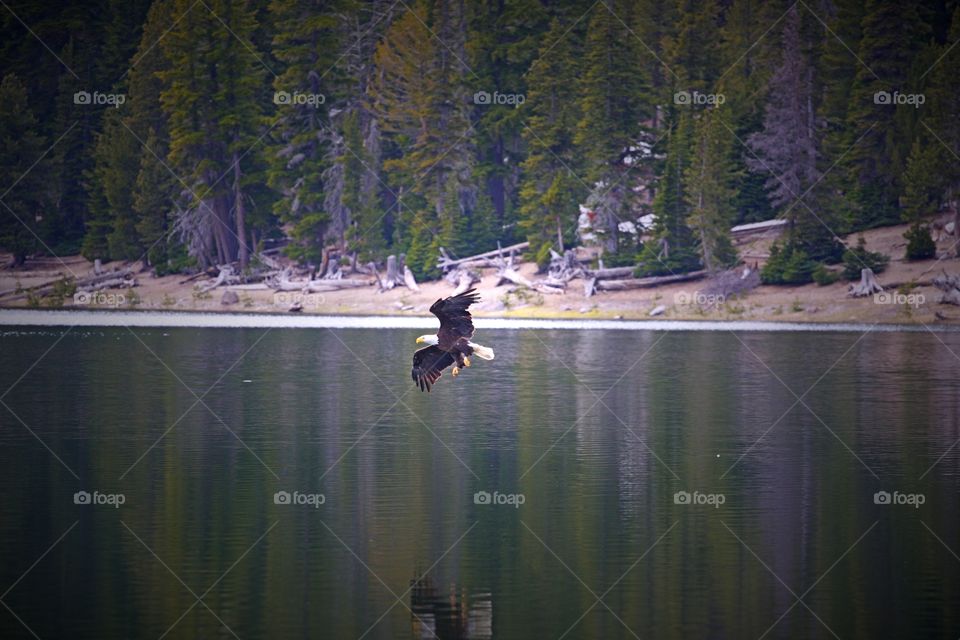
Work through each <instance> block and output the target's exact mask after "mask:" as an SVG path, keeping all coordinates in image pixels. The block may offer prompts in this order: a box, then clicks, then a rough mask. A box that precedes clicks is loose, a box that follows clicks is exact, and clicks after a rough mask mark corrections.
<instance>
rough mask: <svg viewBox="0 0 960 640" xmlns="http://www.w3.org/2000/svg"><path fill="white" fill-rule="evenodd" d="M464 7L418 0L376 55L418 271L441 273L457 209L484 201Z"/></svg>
mask: <svg viewBox="0 0 960 640" xmlns="http://www.w3.org/2000/svg"><path fill="white" fill-rule="evenodd" d="M461 10H462V5H456V4H452V3H446V2H443V1H438V2H434V3H427V2H418V3H417V4H415V5H414V6H412V7H411V8H410V9H408V10H407V11H405V12H404V13H403V15H401V16H400V17H399V18H398V19H397V20H396V21H395V22H394V23H393V24H392V25H391V26H390V28H389V29H388V30H387V32H386V34H385V36H384V39H383V40H382V41H381V43H380V44H379V45H378V46H377V50H376V53H375V55H374V63H375V65H376V67H377V72H376V74H375V82H374V83H373V84H372V85H371V88H370V92H371V98H372V108H373V110H374V112H375V113H376V114H377V116H378V118H379V120H380V122H381V123H382V126H383V132H384V135H385V136H386V138H387V141H388V142H389V144H390V148H389V149H387V150H385V151H386V153H385V161H384V169H385V170H386V171H388V172H390V173H392V175H393V179H392V180H391V185H392V186H393V187H396V188H395V189H394V191H395V192H399V193H398V195H400V196H401V199H400V202H399V203H398V206H399V207H400V212H401V214H400V225H399V227H398V229H397V231H398V235H399V237H398V240H400V244H401V246H407V247H408V249H407V264H408V265H409V266H410V268H411V270H413V271H414V273H415V274H416V275H417V276H418V277H424V276H428V275H434V274H436V266H435V265H436V260H437V252H438V250H439V247H440V246H450V245H451V241H453V240H454V239H455V238H454V230H455V228H456V218H457V216H459V215H467V216H472V215H473V214H474V210H473V209H472V207H473V204H474V203H475V202H476V185H475V183H474V182H473V180H474V174H473V165H474V156H473V153H472V149H471V144H470V134H471V125H470V119H469V109H470V102H471V101H470V96H471V94H470V92H468V90H467V88H466V85H465V82H464V74H465V72H466V69H465V66H464V56H465V55H466V53H465V51H464V38H465V25H464V22H463V21H464V15H463V13H462V11H461ZM425 23H426V24H429V25H430V27H429V29H428V27H427V26H426V24H425ZM431 30H432V31H433V32H435V33H436V34H437V38H438V39H439V41H440V42H442V43H444V44H443V45H440V44H438V42H437V38H434V37H433V36H432V35H431Z"/></svg>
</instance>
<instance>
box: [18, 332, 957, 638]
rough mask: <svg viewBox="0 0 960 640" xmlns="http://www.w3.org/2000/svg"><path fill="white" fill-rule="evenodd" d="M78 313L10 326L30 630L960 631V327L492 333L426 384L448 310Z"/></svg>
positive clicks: (22, 615)
mask: <svg viewBox="0 0 960 640" xmlns="http://www.w3.org/2000/svg"><path fill="white" fill-rule="evenodd" d="M77 317H79V316H72V317H71V320H70V321H69V322H67V323H66V324H67V326H49V327H27V326H5V327H2V328H0V392H2V391H4V390H8V389H9V391H7V393H6V394H5V395H3V397H2V403H3V405H4V406H0V462H2V464H0V483H2V486H3V503H2V506H0V593H2V598H0V603H2V604H3V605H5V607H2V608H0V637H3V638H21V637H22V638H31V637H34V635H33V634H35V635H36V637H39V638H43V639H47V638H68V637H69V638H136V639H140V638H145V639H149V640H155V639H157V638H160V637H161V636H163V637H167V638H190V637H196V638H213V637H233V636H236V637H239V638H321V637H324V638H325V637H330V638H360V637H364V638H419V637H435V635H436V636H439V637H442V638H490V637H494V638H560V637H564V638H633V637H640V638H692V637H699V638H704V637H711V638H760V637H767V638H797V637H806V638H821V637H822V638H832V637H839V638H844V639H846V638H880V637H904V638H905V637H942V638H956V637H957V636H958V635H960V609H958V608H957V606H956V604H957V602H958V601H960V557H958V554H960V499H958V496H960V491H958V490H960V445H957V440H958V438H960V376H958V373H960V360H958V357H957V356H958V355H960V335H958V334H957V333H950V332H944V333H937V334H933V333H931V332H929V331H926V330H924V331H921V332H879V331H870V332H867V333H864V332H863V331H819V332H797V331H762V330H750V331H747V330H745V329H747V328H751V329H758V327H735V328H733V329H732V330H731V329H726V328H722V329H720V330H717V331H648V330H618V329H613V328H610V327H607V326H604V327H602V328H599V329H586V328H584V329H575V330H571V329H559V328H539V329H535V328H531V326H525V327H523V328H513V329H504V328H493V327H494V326H496V325H492V326H491V325H489V324H488V325H487V326H485V327H484V328H482V330H481V331H479V332H478V335H477V336H476V341H478V342H480V343H482V344H486V345H488V346H491V347H493V348H494V349H495V350H496V354H497V358H496V360H495V361H493V362H483V361H475V363H474V366H473V367H471V368H470V369H468V370H466V371H465V372H464V373H463V374H462V375H461V376H460V377H459V378H457V379H456V380H453V379H451V378H450V376H448V375H447V376H444V377H443V378H442V379H441V381H440V382H439V383H438V385H437V386H436V387H435V389H434V391H433V393H431V394H424V393H421V392H420V391H419V390H416V389H415V387H414V386H413V383H412V381H411V380H410V379H409V362H410V356H411V353H412V351H413V350H414V348H415V346H416V345H415V344H414V339H415V337H416V336H417V335H420V334H422V333H424V332H425V331H424V328H426V327H430V326H432V322H430V320H429V319H416V320H414V321H412V324H411V325H410V326H409V327H407V328H392V329H383V330H376V329H369V328H366V329H361V328H343V327H342V326H336V327H333V326H326V327H323V326H316V327H314V328H309V329H306V328H300V329H297V328H282V327H271V326H266V325H269V324H270V323H266V325H261V326H250V327H248V328H201V327H196V326H191V327H183V326H181V327H157V326H153V327H149V326H147V327H145V326H135V327H133V328H126V327H122V326H118V327H111V328H105V327H94V326H72V325H74V324H75V320H76V318H77ZM7 318H10V316H7ZM372 321H373V322H375V319H374V320H372ZM81 324H83V323H81ZM167 324H176V323H167ZM481 326H483V325H481ZM517 326H522V325H517ZM78 492H87V493H89V494H90V501H91V502H98V501H99V502H101V504H75V501H77V500H79V501H80V502H84V501H85V498H86V494H85V493H80V494H79V495H78ZM284 492H285V493H284ZM878 492H879V495H875V494H878ZM883 492H887V493H889V495H890V501H891V502H901V503H902V504H877V503H876V502H877V501H879V502H881V503H882V502H884V501H885V496H886V494H884V493H883ZM288 494H289V503H287V502H288V500H287V496H288ZM120 502H122V504H118V503H120ZM278 502H279V503H278ZM478 502H479V504H478ZM434 634H435V635H434Z"/></svg>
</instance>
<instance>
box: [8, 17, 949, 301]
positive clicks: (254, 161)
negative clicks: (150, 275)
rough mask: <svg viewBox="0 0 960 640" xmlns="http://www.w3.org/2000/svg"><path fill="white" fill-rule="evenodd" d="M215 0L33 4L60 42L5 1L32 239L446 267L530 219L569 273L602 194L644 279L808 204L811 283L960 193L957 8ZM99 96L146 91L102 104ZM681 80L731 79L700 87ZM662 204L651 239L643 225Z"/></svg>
mask: <svg viewBox="0 0 960 640" xmlns="http://www.w3.org/2000/svg"><path fill="white" fill-rule="evenodd" d="M192 4H193V2H192V0H99V1H98V2H94V3H72V4H71V3H66V2H62V1H59V0H57V1H55V2H52V3H46V4H44V3H38V2H34V1H29V2H21V3H20V4H18V5H17V12H18V13H17V15H18V16H19V17H20V18H22V19H23V21H24V23H25V24H29V25H31V28H32V29H33V30H34V33H35V34H36V37H25V36H24V32H23V28H22V25H21V24H20V23H19V22H17V21H16V20H15V19H13V17H12V14H11V15H8V16H7V18H8V19H7V20H6V21H5V22H3V24H0V32H2V34H3V35H4V37H3V38H0V52H2V53H3V55H2V56H0V60H2V62H0V76H2V77H3V83H2V86H0V180H2V184H3V185H4V188H6V187H8V186H9V187H10V190H9V192H8V193H5V194H4V196H3V202H4V203H5V204H6V205H7V206H9V210H7V209H2V211H3V213H2V215H0V247H2V248H3V249H4V250H5V251H10V252H12V253H13V256H14V261H15V262H18V263H19V262H22V261H23V260H25V259H27V257H28V256H29V255H31V254H34V253H37V252H54V253H62V254H66V253H70V252H74V251H77V250H82V253H83V254H84V255H86V256H87V257H89V258H102V259H127V260H134V259H138V258H140V257H141V256H143V257H145V260H146V262H147V263H148V264H149V265H151V266H152V267H153V268H154V269H155V270H156V272H157V273H158V274H165V273H172V272H173V271H176V270H178V269H192V268H197V267H206V266H209V265H211V264H214V263H221V262H226V261H232V260H240V261H245V260H247V259H248V256H247V253H248V252H249V251H250V250H252V249H253V247H254V245H255V244H257V243H261V244H262V243H263V242H264V240H265V239H267V238H274V239H281V238H283V239H287V240H289V242H288V244H287V247H288V249H287V251H288V254H289V255H290V256H292V257H294V258H296V259H298V260H301V261H303V262H318V261H319V260H320V258H321V253H322V251H323V249H324V247H327V246H329V245H331V244H335V245H338V246H339V247H340V248H341V249H342V250H345V251H357V252H358V254H359V256H360V259H361V260H362V261H363V262H367V261H369V260H376V261H380V262H381V263H382V261H383V259H384V258H385V257H386V255H387V254H389V253H394V254H400V253H406V254H407V257H408V260H407V262H408V264H409V265H410V267H411V269H413V270H414V273H415V274H416V275H417V276H418V277H419V278H426V277H433V276H435V275H437V274H436V271H435V267H434V264H435V262H436V258H437V251H438V249H439V247H440V246H443V247H445V248H446V249H447V250H449V251H451V252H452V253H455V254H457V255H468V254H470V253H475V252H479V251H484V250H487V249H490V248H492V247H493V246H495V244H496V242H497V241H500V242H501V243H503V244H508V243H510V242H511V241H513V240H514V238H517V239H519V238H526V239H527V240H528V241H529V242H530V250H529V255H530V256H531V257H532V258H533V259H535V260H536V261H537V263H538V265H539V266H540V267H544V266H545V265H546V263H547V262H548V260H549V255H550V249H554V250H558V251H560V250H562V249H564V248H569V247H572V246H575V245H576V244H577V243H578V242H579V238H578V237H577V228H576V225H577V217H578V212H579V209H578V206H579V205H581V204H582V205H585V206H588V207H590V208H591V209H592V210H593V211H595V212H596V213H597V215H598V222H597V224H596V227H597V228H596V231H597V233H598V238H599V241H600V243H601V245H602V249H603V252H604V262H605V264H608V265H613V264H627V263H630V262H631V261H633V260H639V261H640V262H642V263H643V264H642V266H641V267H640V268H639V269H638V275H644V276H645V275H668V274H671V273H682V272H684V271H689V270H691V269H699V268H707V269H720V268H723V267H725V266H727V265H729V264H730V263H731V262H732V261H734V260H735V253H734V251H733V247H732V244H731V243H730V241H729V238H728V237H727V231H728V230H729V228H730V226H732V225H735V224H741V223H745V222H754V221H760V220H767V219H771V218H773V217H775V216H779V217H781V218H783V219H786V220H788V221H789V223H790V226H789V229H790V231H789V234H788V236H787V237H786V238H785V239H784V244H783V246H782V247H781V248H780V252H781V254H782V255H778V257H777V260H775V261H774V263H775V264H774V265H773V267H771V268H770V269H769V272H770V273H769V274H768V275H769V277H770V278H771V279H772V281H777V282H786V281H797V280H803V279H805V278H807V277H808V276H809V277H813V273H814V269H813V267H811V264H810V263H814V264H815V263H825V264H831V263H834V262H836V261H839V260H840V258H841V256H842V254H843V247H842V245H841V244H840V243H839V242H838V241H837V237H836V234H846V233H849V232H850V231H857V230H860V229H867V228H871V227H875V226H878V225H883V224H890V223H893V222H900V221H907V222H910V223H919V222H922V221H924V220H928V219H929V216H930V215H932V214H933V213H935V212H936V211H938V209H939V208H940V207H941V205H942V204H944V203H945V202H946V201H948V200H950V199H952V198H954V197H955V194H956V193H958V192H960V163H957V162H955V161H954V159H953V158H952V157H951V156H950V155H949V151H948V150H951V149H952V150H956V149H960V117H958V114H960V92H958V91H957V90H956V69H957V68H958V64H960V47H956V46H955V43H956V42H957V41H958V40H960V9H958V8H957V6H956V3H955V2H949V3H919V4H917V3H913V4H911V3H899V4H898V3H890V2H885V1H884V0H833V1H832V2H831V3H830V7H829V10H824V11H819V10H818V11H817V15H816V16H815V15H813V14H812V13H811V12H810V11H808V10H807V9H804V8H803V7H795V8H793V9H792V10H790V11H788V12H787V13H784V10H786V9H787V8H788V7H787V6H786V5H785V4H783V3H762V2H757V0H724V1H722V2H721V1H720V0H705V1H703V2H691V1H688V0H684V1H683V2H672V1H671V2H665V1H662V0H632V1H630V0H609V1H607V2H604V3H601V4H599V5H593V4H591V3H590V2H588V1H586V0H575V1H573V2H566V3H543V2H539V1H538V0H512V1H511V2H502V1H498V0H476V1H473V2H469V3H450V2H446V1H445V0H418V1H417V2H409V3H405V4H404V3H400V4H398V5H395V6H393V5H392V3H389V2H382V1H380V0H377V1H375V2H371V3H361V2H357V1H356V0H332V1H329V2H328V1H324V0H303V1H296V0H258V1H257V2H252V3H251V2H247V1H246V0H207V3H206V5H204V6H200V5H198V6H192ZM201 9H203V10H201ZM8 13H9V12H8ZM172 17H176V18H177V19H176V20H173V19H172ZM820 20H823V21H824V22H820ZM771 25H773V28H772V29H770V27H771ZM768 29H770V30H769V33H768ZM41 42H42V44H41ZM47 46H49V47H50V51H53V52H56V54H57V56H56V57H54V56H51V55H50V53H49V51H48V50H47V49H46V47H47ZM851 52H853V53H854V54H855V57H854V56H852V55H851ZM57 58H59V60H58V59H57ZM851 60H854V62H855V63H852V62H851ZM60 61H62V64H61V62H60ZM861 62H862V63H863V64H861ZM27 87H29V93H28V91H27ZM95 90H97V91H100V92H103V93H112V92H119V93H123V94H125V96H126V101H125V103H124V104H123V105H121V107H120V108H119V109H115V108H112V107H111V108H105V107H104V105H96V104H77V103H75V101H74V93H76V92H78V91H87V92H90V93H92V92H93V91H95ZM681 91H685V92H689V93H691V94H693V93H694V92H696V93H699V94H701V95H702V94H722V95H723V96H724V98H725V99H724V103H723V104H721V105H719V106H717V107H716V108H705V107H704V106H703V105H697V104H687V105H682V104H675V103H674V101H673V99H672V98H673V96H674V94H675V93H676V92H681ZM275 92H285V93H287V94H290V95H291V96H292V95H293V94H299V95H300V96H301V97H303V96H305V97H306V98H307V99H306V100H305V101H303V102H296V103H294V102H291V103H286V104H283V103H281V104H278V103H276V102H275V101H274V100H273V98H274V94H275ZM477 92H487V93H488V94H490V95H491V96H492V95H495V94H499V95H501V96H503V95H513V96H522V100H521V101H520V102H518V101H516V100H514V101H513V102H509V103H508V102H494V103H490V104H483V103H477V102H475V101H474V99H473V96H474V94H475V93H477ZM878 92H887V93H891V94H892V93H893V92H899V93H900V94H904V95H909V94H923V96H924V98H925V101H924V104H923V105H921V108H919V109H917V108H914V107H913V106H912V105H903V104H884V103H883V102H882V101H877V100H875V94H877V93H878ZM317 96H322V99H317V98H316V97H317ZM311 98H312V99H311ZM934 132H935V133H934ZM54 143H55V144H54ZM744 143H746V145H745V144H744ZM48 147H49V151H47V149H48ZM638 149H642V150H643V152H642V153H639V152H638V151H637V150H638ZM38 160H39V162H38ZM761 161H762V162H761ZM34 163H36V164H34ZM31 167H32V169H31ZM236 168H238V169H239V171H236V170H235V169H236ZM820 178H822V179H820ZM785 183H786V184H785ZM801 195H802V199H800V198H799V196H801ZM648 213H655V214H656V221H655V228H654V229H653V231H652V234H650V236H649V237H647V238H646V239H645V244H644V245H643V246H642V247H641V246H637V242H636V240H635V239H634V237H633V236H632V235H627V234H623V233H620V232H618V227H617V223H618V222H621V221H627V220H630V221H635V220H637V219H638V218H639V217H641V216H643V215H646V214H648ZM928 235H929V234H928V233H926V232H924V231H923V230H922V229H921V228H920V227H919V226H917V225H915V226H914V227H912V228H911V230H910V232H909V233H908V236H907V239H908V255H909V256H911V257H916V258H920V257H923V256H928V255H930V254H931V249H930V242H929V239H928ZM788 247H789V249H788ZM848 253H849V254H850V255H848V256H847V257H848V262H851V261H852V263H856V262H857V261H858V260H860V259H862V258H870V257H871V256H870V255H868V254H861V253H858V252H857V250H853V251H852V252H848ZM861 266H862V265H859V264H857V265H856V267H857V271H858V272H859V268H860V267H861ZM825 269H826V268H825V267H823V268H819V269H817V270H816V273H817V274H818V277H820V278H821V279H822V278H824V277H828V276H827V275H825ZM808 272H809V273H808Z"/></svg>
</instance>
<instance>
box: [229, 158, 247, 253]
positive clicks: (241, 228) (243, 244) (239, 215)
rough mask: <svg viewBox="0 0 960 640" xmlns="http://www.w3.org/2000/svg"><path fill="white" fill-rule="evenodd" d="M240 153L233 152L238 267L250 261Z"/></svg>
mask: <svg viewBox="0 0 960 640" xmlns="http://www.w3.org/2000/svg"><path fill="white" fill-rule="evenodd" d="M241 175H242V174H241V172H240V154H239V153H238V152H237V151H234V152H233V210H234V213H233V215H234V218H235V219H236V223H237V244H238V245H239V246H238V247H237V260H239V261H240V269H241V271H242V270H243V269H246V268H247V264H248V263H249V262H250V253H249V252H248V251H247V241H246V240H245V238H246V236H247V223H246V216H245V215H244V210H243V190H242V189H241V188H240V178H241Z"/></svg>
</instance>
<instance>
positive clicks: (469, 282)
mask: <svg viewBox="0 0 960 640" xmlns="http://www.w3.org/2000/svg"><path fill="white" fill-rule="evenodd" d="M446 280H447V282H449V283H451V284H456V288H455V289H454V290H453V293H451V294H450V295H451V296H458V295H460V294H461V293H463V292H464V291H466V290H467V289H469V288H470V287H471V286H473V285H474V284H476V283H478V282H480V274H479V273H477V272H476V271H472V270H470V269H464V268H463V267H458V268H457V269H456V270H455V271H451V272H450V273H449V274H447V278H446Z"/></svg>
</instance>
